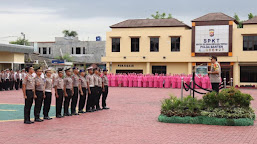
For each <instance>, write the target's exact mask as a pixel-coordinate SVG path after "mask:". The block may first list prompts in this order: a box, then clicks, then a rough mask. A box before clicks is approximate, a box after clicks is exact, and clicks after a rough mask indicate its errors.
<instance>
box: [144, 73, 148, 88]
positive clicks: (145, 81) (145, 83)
mask: <svg viewBox="0 0 257 144" xmlns="http://www.w3.org/2000/svg"><path fill="white" fill-rule="evenodd" d="M147 77H148V76H147V75H144V76H143V87H144V88H146V87H147Z"/></svg>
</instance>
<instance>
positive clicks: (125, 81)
mask: <svg viewBox="0 0 257 144" xmlns="http://www.w3.org/2000/svg"><path fill="white" fill-rule="evenodd" d="M122 80H123V87H128V75H126V74H123V79H122Z"/></svg>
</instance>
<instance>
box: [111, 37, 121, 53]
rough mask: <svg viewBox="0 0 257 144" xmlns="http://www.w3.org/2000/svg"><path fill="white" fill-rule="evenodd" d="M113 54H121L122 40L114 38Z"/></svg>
mask: <svg viewBox="0 0 257 144" xmlns="http://www.w3.org/2000/svg"><path fill="white" fill-rule="evenodd" d="M112 52H120V38H112Z"/></svg>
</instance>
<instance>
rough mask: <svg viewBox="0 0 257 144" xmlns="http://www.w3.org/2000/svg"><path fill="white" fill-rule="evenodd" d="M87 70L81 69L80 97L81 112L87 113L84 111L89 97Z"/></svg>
mask: <svg viewBox="0 0 257 144" xmlns="http://www.w3.org/2000/svg"><path fill="white" fill-rule="evenodd" d="M85 74H86V73H85V70H80V89H81V91H80V97H79V113H85V111H83V109H84V106H85V103H86V97H87V81H86V78H85Z"/></svg>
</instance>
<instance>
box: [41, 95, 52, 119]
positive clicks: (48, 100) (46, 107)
mask: <svg viewBox="0 0 257 144" xmlns="http://www.w3.org/2000/svg"><path fill="white" fill-rule="evenodd" d="M45 96H46V97H45V99H44V108H43V114H44V117H48V116H49V115H48V113H49V111H50V108H51V101H52V93H51V92H45Z"/></svg>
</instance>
